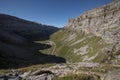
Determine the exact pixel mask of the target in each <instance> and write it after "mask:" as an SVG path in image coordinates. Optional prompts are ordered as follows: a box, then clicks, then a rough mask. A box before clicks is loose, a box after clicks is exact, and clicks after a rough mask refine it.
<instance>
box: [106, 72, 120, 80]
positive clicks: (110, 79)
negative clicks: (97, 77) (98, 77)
mask: <svg viewBox="0 0 120 80" xmlns="http://www.w3.org/2000/svg"><path fill="white" fill-rule="evenodd" d="M105 80H120V70H115V71H110V72H108V74H107V76H106V78H105Z"/></svg>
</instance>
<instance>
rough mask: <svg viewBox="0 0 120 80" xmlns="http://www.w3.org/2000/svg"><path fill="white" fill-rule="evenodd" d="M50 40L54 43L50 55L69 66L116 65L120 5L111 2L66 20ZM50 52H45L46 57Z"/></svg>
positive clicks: (118, 59)
mask: <svg viewBox="0 0 120 80" xmlns="http://www.w3.org/2000/svg"><path fill="white" fill-rule="evenodd" d="M51 40H52V41H54V42H55V43H56V45H55V47H53V50H54V48H55V50H54V54H56V55H59V56H62V57H65V58H66V59H67V60H68V61H69V62H76V61H77V62H79V61H93V62H113V63H116V64H120V63H119V62H120V47H119V46H120V1H119V0H113V1H112V2H111V3H109V4H106V5H103V6H101V7H98V8H95V9H92V10H90V11H87V12H85V13H84V14H82V15H80V16H78V17H76V18H74V19H70V20H69V21H68V23H67V25H66V26H65V27H64V28H63V29H62V30H60V31H58V32H57V33H55V34H53V35H52V36H51ZM50 50H51V49H50ZM50 50H49V51H46V52H48V53H50ZM68 55H69V56H68Z"/></svg>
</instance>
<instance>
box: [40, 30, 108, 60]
mask: <svg viewBox="0 0 120 80" xmlns="http://www.w3.org/2000/svg"><path fill="white" fill-rule="evenodd" d="M50 41H52V42H54V44H52V47H51V48H49V49H46V50H42V52H43V53H47V54H54V55H57V56H61V57H64V58H65V59H66V60H67V61H69V62H79V61H83V59H84V58H85V57H88V58H91V57H92V56H95V55H96V54H98V55H96V57H95V58H94V59H91V60H92V61H94V62H100V61H102V60H103V59H104V58H105V56H106V55H105V54H104V53H102V52H101V50H102V49H103V48H104V47H106V46H107V44H105V43H104V42H103V41H102V39H101V38H100V37H96V36H93V35H87V34H84V33H82V32H81V34H80V33H79V34H78V33H75V32H72V31H70V30H68V29H61V30H59V31H58V32H56V33H54V34H53V35H52V36H51V37H50ZM43 43H48V44H49V41H43ZM84 46H88V48H87V54H84V55H77V54H75V53H74V50H75V49H80V48H81V47H84ZM78 53H80V51H79V52H78ZM85 61H86V60H85Z"/></svg>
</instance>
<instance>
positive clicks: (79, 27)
mask: <svg viewBox="0 0 120 80" xmlns="http://www.w3.org/2000/svg"><path fill="white" fill-rule="evenodd" d="M119 13H120V1H119V0H115V1H113V2H111V3H109V4H107V5H104V6H102V7H98V8H95V9H93V10H90V11H87V12H85V13H84V14H82V15H80V16H79V17H76V18H74V19H70V20H69V21H68V24H67V25H66V28H69V29H71V30H74V31H77V32H78V33H79V32H81V31H82V32H85V33H86V34H93V35H95V36H100V37H102V39H104V40H105V42H106V43H116V42H119V41H120V33H119V32H120V27H119V26H120V15H119Z"/></svg>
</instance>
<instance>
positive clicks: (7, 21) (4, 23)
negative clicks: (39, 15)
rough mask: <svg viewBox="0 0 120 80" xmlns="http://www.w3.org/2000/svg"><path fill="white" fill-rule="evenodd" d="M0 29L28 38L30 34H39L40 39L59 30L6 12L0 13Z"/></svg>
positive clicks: (35, 35) (36, 35)
mask: <svg viewBox="0 0 120 80" xmlns="http://www.w3.org/2000/svg"><path fill="white" fill-rule="evenodd" d="M0 29H2V30H6V31H11V32H15V33H17V34H20V35H22V36H24V37H28V38H31V36H32V35H34V36H32V37H34V38H37V37H39V35H41V39H42V38H48V36H50V34H52V33H53V32H55V31H57V30H59V28H57V27H54V26H48V25H42V24H38V23H35V22H32V21H27V20H24V19H21V18H17V17H14V16H10V15H6V14H0ZM38 34H39V35H38Z"/></svg>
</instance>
